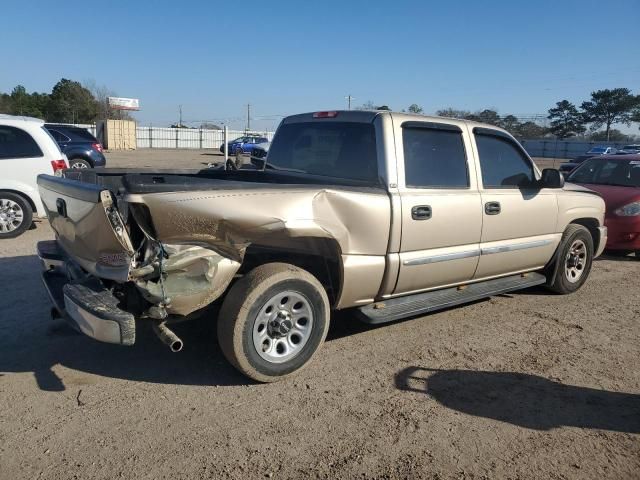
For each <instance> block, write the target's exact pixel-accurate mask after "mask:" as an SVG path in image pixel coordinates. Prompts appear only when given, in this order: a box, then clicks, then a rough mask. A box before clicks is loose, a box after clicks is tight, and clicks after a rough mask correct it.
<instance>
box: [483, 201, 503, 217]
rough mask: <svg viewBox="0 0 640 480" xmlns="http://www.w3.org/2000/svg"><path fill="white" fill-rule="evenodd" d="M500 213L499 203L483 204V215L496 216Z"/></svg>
mask: <svg viewBox="0 0 640 480" xmlns="http://www.w3.org/2000/svg"><path fill="white" fill-rule="evenodd" d="M500 211H501V207H500V202H487V203H485V204H484V213H486V214H487V215H498V214H499V213H500Z"/></svg>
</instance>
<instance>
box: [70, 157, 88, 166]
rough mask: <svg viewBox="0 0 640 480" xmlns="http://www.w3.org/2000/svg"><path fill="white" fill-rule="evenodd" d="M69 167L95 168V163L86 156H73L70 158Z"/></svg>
mask: <svg viewBox="0 0 640 480" xmlns="http://www.w3.org/2000/svg"><path fill="white" fill-rule="evenodd" d="M69 168H93V165H91V163H89V161H88V160H85V159H84V158H72V159H70V160H69Z"/></svg>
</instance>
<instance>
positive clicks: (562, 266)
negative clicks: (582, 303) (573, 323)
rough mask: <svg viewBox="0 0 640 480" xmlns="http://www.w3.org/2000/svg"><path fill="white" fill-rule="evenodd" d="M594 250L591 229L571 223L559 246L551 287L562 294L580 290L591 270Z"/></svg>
mask: <svg viewBox="0 0 640 480" xmlns="http://www.w3.org/2000/svg"><path fill="white" fill-rule="evenodd" d="M593 250H594V249H593V238H592V237H591V234H590V233H589V230H587V229H586V228H585V227H583V226H582V225H576V224H571V225H569V226H568V227H567V229H566V230H565V231H564V234H563V235H562V240H561V241H560V245H559V246H558V257H557V260H556V271H555V279H554V282H553V284H551V285H550V286H549V289H550V290H551V291H553V292H556V293H559V294H561V295H564V294H567V293H573V292H575V291H576V290H578V289H579V288H580V287H581V286H582V285H583V284H584V282H585V281H586V280H587V277H588V276H589V272H590V271H591V263H592V262H593Z"/></svg>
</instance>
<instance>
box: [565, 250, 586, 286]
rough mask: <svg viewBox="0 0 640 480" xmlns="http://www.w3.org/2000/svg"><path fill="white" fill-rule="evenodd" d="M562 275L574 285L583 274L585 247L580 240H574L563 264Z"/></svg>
mask: <svg viewBox="0 0 640 480" xmlns="http://www.w3.org/2000/svg"><path fill="white" fill-rule="evenodd" d="M564 265H565V267H564V274H565V276H566V277H567V280H569V281H570V282H571V283H576V282H577V281H578V280H580V278H581V277H582V275H583V274H584V269H585V267H586V265H587V246H586V245H585V243H584V242H583V241H582V240H575V241H574V242H573V243H572V244H571V247H570V248H569V251H568V252H567V256H566V258H565V262H564Z"/></svg>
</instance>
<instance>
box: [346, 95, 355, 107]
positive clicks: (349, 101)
mask: <svg viewBox="0 0 640 480" xmlns="http://www.w3.org/2000/svg"><path fill="white" fill-rule="evenodd" d="M344 98H346V99H347V105H348V106H349V110H351V100H355V98H354V97H352V96H351V95H347V96H346V97H344Z"/></svg>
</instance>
